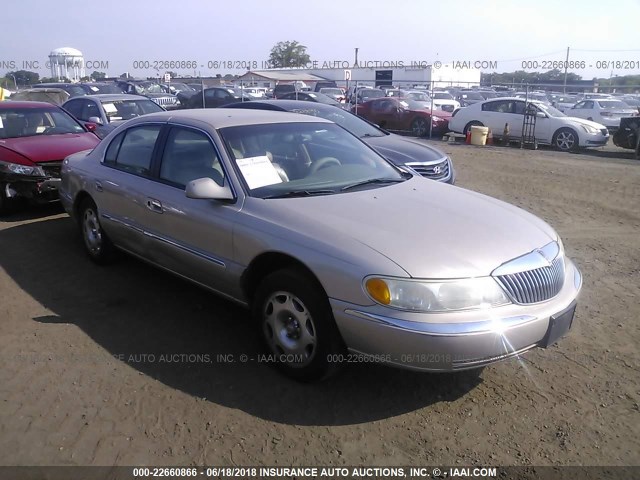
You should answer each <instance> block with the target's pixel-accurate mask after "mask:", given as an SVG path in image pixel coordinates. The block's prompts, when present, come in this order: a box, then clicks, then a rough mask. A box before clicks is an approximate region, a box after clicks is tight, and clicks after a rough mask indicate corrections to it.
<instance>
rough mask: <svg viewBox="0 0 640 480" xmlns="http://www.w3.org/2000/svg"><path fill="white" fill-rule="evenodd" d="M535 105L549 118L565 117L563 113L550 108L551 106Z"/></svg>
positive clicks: (544, 104)
mask: <svg viewBox="0 0 640 480" xmlns="http://www.w3.org/2000/svg"><path fill="white" fill-rule="evenodd" d="M536 105H537V106H538V108H539V109H540V110H542V111H543V112H545V113H546V114H547V115H549V116H550V117H566V115H565V114H564V113H562V112H561V111H560V110H558V109H557V108H555V107H552V106H551V105H548V104H546V103H537V104H536Z"/></svg>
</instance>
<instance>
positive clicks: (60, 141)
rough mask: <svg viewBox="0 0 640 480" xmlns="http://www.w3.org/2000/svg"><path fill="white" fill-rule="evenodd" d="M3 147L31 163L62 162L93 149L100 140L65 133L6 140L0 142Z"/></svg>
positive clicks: (87, 134) (84, 135)
mask: <svg viewBox="0 0 640 480" xmlns="http://www.w3.org/2000/svg"><path fill="white" fill-rule="evenodd" d="M0 142H1V143H0V144H1V145H2V146H3V147H6V148H8V149H11V150H13V151H14V152H16V153H19V154H20V155H22V156H24V157H26V158H28V159H29V160H31V161H32V162H35V163H40V162H52V161H60V160H63V159H64V158H65V157H66V156H67V155H71V154H72V153H76V152H79V151H81V150H88V149H92V148H94V147H95V146H96V145H98V143H100V139H99V138H98V137H96V136H95V135H94V134H93V133H65V134H60V135H36V136H32V137H20V138H8V139H5V140H1V141H0Z"/></svg>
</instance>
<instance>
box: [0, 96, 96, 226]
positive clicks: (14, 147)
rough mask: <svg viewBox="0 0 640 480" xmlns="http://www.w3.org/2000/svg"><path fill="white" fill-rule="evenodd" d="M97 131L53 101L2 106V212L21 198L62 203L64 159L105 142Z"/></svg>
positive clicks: (0, 124) (7, 103) (0, 164)
mask: <svg viewBox="0 0 640 480" xmlns="http://www.w3.org/2000/svg"><path fill="white" fill-rule="evenodd" d="M92 129H95V125H94V124H86V125H83V124H81V123H79V122H78V121H77V120H75V119H74V118H73V117H72V116H71V115H69V114H68V113H67V112H65V111H64V110H63V109H61V108H60V107H58V106H55V105H52V104H49V103H44V102H12V101H4V102H0V214H2V213H7V212H8V211H10V208H11V206H12V203H13V200H15V199H16V198H26V199H28V200H29V201H32V202H34V203H45V202H50V201H53V200H57V199H58V184H59V183H60V168H61V166H62V161H63V160H64V158H65V157H66V156H67V155H71V154H72V153H76V152H79V151H81V150H87V149H93V148H94V147H95V146H96V145H97V144H98V143H100V139H99V138H98V137H97V136H96V135H94V134H93V133H91V130H92Z"/></svg>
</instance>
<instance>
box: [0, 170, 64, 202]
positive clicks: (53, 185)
mask: <svg viewBox="0 0 640 480" xmlns="http://www.w3.org/2000/svg"><path fill="white" fill-rule="evenodd" d="M60 182H61V180H60V178H55V177H25V176H22V175H3V176H0V188H2V189H3V193H4V195H5V196H6V197H7V198H26V199H27V200H29V201H31V202H33V203H49V202H53V201H56V200H58V187H59V186H60Z"/></svg>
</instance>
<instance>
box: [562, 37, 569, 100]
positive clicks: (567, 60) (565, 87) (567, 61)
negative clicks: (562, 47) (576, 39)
mask: <svg viewBox="0 0 640 480" xmlns="http://www.w3.org/2000/svg"><path fill="white" fill-rule="evenodd" d="M568 67H569V47H567V59H566V60H565V62H564V89H563V90H562V93H567V68H568Z"/></svg>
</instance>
